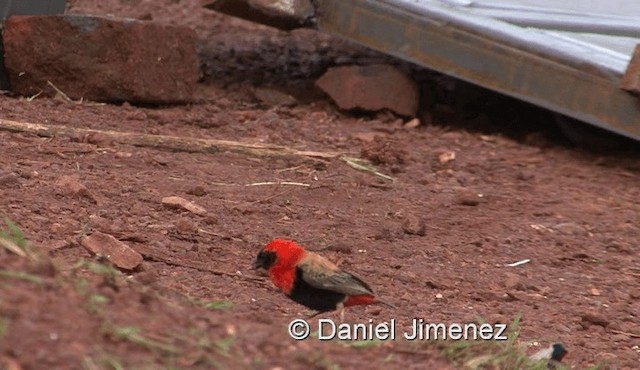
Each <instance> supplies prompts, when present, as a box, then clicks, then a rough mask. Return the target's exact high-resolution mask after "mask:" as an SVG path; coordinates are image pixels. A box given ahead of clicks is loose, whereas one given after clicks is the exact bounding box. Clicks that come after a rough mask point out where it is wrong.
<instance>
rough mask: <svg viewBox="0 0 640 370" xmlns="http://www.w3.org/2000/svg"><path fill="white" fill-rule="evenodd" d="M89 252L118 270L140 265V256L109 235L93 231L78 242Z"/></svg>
mask: <svg viewBox="0 0 640 370" xmlns="http://www.w3.org/2000/svg"><path fill="white" fill-rule="evenodd" d="M80 244H82V246H83V247H85V248H87V249H88V250H89V251H90V252H92V253H95V254H96V255H98V256H102V257H105V258H106V259H107V260H109V262H111V263H113V264H114V265H116V266H117V267H118V268H121V269H125V270H133V269H134V268H136V267H138V266H139V265H140V264H141V263H142V255H141V254H140V253H138V252H136V251H135V250H133V249H131V247H129V246H128V245H126V244H125V243H123V242H121V241H119V240H118V239H116V238H114V237H113V236H111V235H109V234H103V233H101V232H99V231H95V232H94V233H93V234H91V235H89V236H87V237H84V238H82V239H81V240H80Z"/></svg>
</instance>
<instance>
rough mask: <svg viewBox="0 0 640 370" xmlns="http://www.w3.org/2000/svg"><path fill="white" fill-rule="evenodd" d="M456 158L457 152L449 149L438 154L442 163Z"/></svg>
mask: <svg viewBox="0 0 640 370" xmlns="http://www.w3.org/2000/svg"><path fill="white" fill-rule="evenodd" d="M454 159H456V152H454V151H451V150H447V151H444V152H442V153H440V154H438V162H440V164H447V163H449V162H451V161H453V160H454Z"/></svg>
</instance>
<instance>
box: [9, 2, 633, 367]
mask: <svg viewBox="0 0 640 370" xmlns="http://www.w3.org/2000/svg"><path fill="white" fill-rule="evenodd" d="M197 3H198V2H184V1H170V0H163V1H154V2H151V1H124V0H121V1H117V0H110V1H89V0H76V1H70V6H69V11H70V12H74V13H94V14H96V13H97V14H113V15H116V16H133V17H139V18H145V19H149V18H153V19H154V20H158V21H162V22H172V23H176V24H185V25H188V26H192V27H194V28H195V29H196V30H197V32H198V34H199V36H200V38H201V39H202V43H201V45H200V53H201V56H202V58H203V61H202V62H203V66H204V69H203V70H204V71H205V78H204V81H203V82H202V84H201V86H200V89H201V91H200V92H199V94H200V95H199V103H198V104H194V105H190V106H175V107H135V106H131V105H129V104H124V105H122V106H115V105H98V104H93V103H87V102H84V103H75V102H67V101H64V100H60V99H50V98H37V99H34V100H32V101H29V100H28V99H25V98H22V97H11V96H2V97H0V112H1V113H0V117H1V118H3V119H9V120H14V121H21V122H32V123H47V124H57V125H66V126H69V127H79V128H80V127H87V128H93V129H109V130H119V131H135V132H143V133H149V134H167V135H177V136H184V137H204V138H213V139H225V140H237V141H242V142H247V143H269V144H277V145H284V146H288V147H292V148H297V149H305V150H314V151H322V152H330V151H341V152H349V153H354V154H353V155H354V156H358V155H360V154H361V155H363V156H365V157H368V158H369V159H371V160H372V161H374V162H376V163H377V166H378V169H379V170H380V171H381V172H382V173H385V174H389V175H391V176H393V178H394V181H388V180H385V179H382V178H379V177H376V176H375V175H372V174H371V173H368V172H360V171H357V170H355V169H353V168H351V167H350V166H348V165H347V164H346V163H345V162H343V161H341V160H338V159H333V160H318V159H311V158H303V157H289V158H278V157H256V156H247V155H241V154H231V153H215V154H211V153H185V152H172V151H167V150H160V149H154V148H148V147H133V146H127V145H119V144H114V143H113V142H111V141H110V140H106V139H104V138H100V137H89V138H87V137H74V138H64V137H59V138H53V139H49V138H40V137H36V136H34V135H30V134H23V133H12V132H7V131H0V143H1V145H0V165H1V166H0V184H1V187H0V189H1V196H0V214H2V215H4V216H6V217H7V218H9V219H11V220H13V221H14V222H16V223H17V224H18V225H20V227H21V228H22V230H23V231H24V233H25V235H26V237H27V238H28V239H29V240H30V242H31V244H32V245H33V246H34V248H36V249H38V250H41V251H45V252H44V253H47V254H49V255H50V256H51V259H52V263H53V265H51V263H49V262H46V261H47V260H46V259H44V260H43V261H44V262H39V263H35V264H34V263H29V262H27V261H26V260H25V259H23V258H20V257H17V256H15V255H13V254H10V253H9V252H6V251H4V250H0V261H1V262H0V265H1V266H2V271H4V272H5V273H4V275H2V276H0V363H1V364H3V366H4V367H3V368H7V369H76V368H78V369H80V368H84V369H117V368H119V367H118V366H122V367H123V368H127V369H133V368H136V369H142V368H203V369H205V368H215V367H219V368H231V369H235V368H258V369H262V368H276V367H280V368H301V369H302V368H318V369H331V368H338V367H339V368H342V369H352V368H359V367H361V366H362V363H363V361H365V360H364V358H365V357H366V358H367V359H366V362H367V363H370V364H372V365H370V366H372V367H374V368H401V367H404V368H431V369H436V368H437V369H446V368H454V367H455V366H456V365H451V364H450V363H449V361H448V360H446V359H444V358H443V357H440V356H439V355H438V354H437V353H436V352H435V350H433V347H425V349H424V350H420V351H405V350H400V349H402V348H405V347H406V346H403V344H402V343H386V344H382V345H376V346H365V348H354V346H353V345H349V344H348V343H336V342H320V341H318V340H316V339H308V340H305V341H300V342H296V341H294V340H292V339H290V338H289V337H288V335H287V333H286V328H287V324H288V323H289V322H290V321H291V320H292V319H294V318H299V317H304V315H307V314H308V312H307V311H306V310H304V308H303V307H301V306H299V305H297V304H295V303H293V302H291V301H289V300H288V299H287V298H286V297H284V296H283V295H282V294H280V293H279V292H277V291H276V290H275V288H273V287H272V285H271V284H270V283H269V282H268V281H267V280H266V278H265V277H264V276H263V275H259V274H256V273H255V272H254V271H253V270H252V269H251V264H252V262H253V259H254V258H255V255H256V253H257V250H258V248H260V247H261V246H262V245H264V244H265V243H266V242H268V241H269V240H270V239H272V238H274V237H286V238H292V239H295V240H297V241H299V242H300V243H302V244H304V245H306V246H307V247H309V248H311V249H317V250H321V249H322V250H323V251H322V252H321V253H322V254H323V255H325V256H326V257H328V258H330V259H332V260H334V261H340V262H341V266H342V267H343V268H345V269H347V270H349V271H351V272H354V273H356V274H357V275H359V276H361V277H362V278H363V279H365V280H366V281H368V282H369V283H370V284H371V285H372V286H373V288H374V289H375V290H376V292H378V294H379V295H381V296H382V297H384V298H385V299H387V300H390V301H392V302H394V303H395V304H396V305H397V306H398V308H397V309H389V308H384V307H367V308H362V307H356V308H352V309H351V310H349V311H348V312H347V315H346V319H347V321H348V322H355V323H359V322H364V323H366V322H367V320H368V319H369V318H373V319H374V321H375V322H383V321H386V320H389V319H392V318H395V319H397V321H398V322H399V323H400V324H399V325H400V326H406V325H408V322H409V321H410V320H411V319H412V318H424V319H425V320H426V321H429V322H445V323H454V322H461V323H464V322H476V321H477V320H478V319H482V320H486V321H487V322H490V323H511V322H512V320H513V319H514V318H515V317H516V316H517V314H518V312H521V313H522V321H521V323H520V336H519V339H518V341H519V342H520V343H522V344H523V345H524V344H526V343H531V342H534V341H535V342H539V343H540V345H541V346H542V345H547V344H549V343H550V342H554V341H561V342H563V343H565V344H566V346H567V348H568V349H569V355H568V356H567V357H566V358H565V362H566V363H567V364H568V365H569V366H571V367H572V368H585V367H587V366H590V365H594V364H598V363H600V362H602V361H605V362H606V363H608V364H609V366H610V368H618V369H633V368H637V367H638V363H639V359H640V347H639V346H640V338H639V335H640V288H639V287H638V285H637V284H638V283H639V280H640V258H639V257H638V244H637V243H638V240H640V222H639V221H640V217H639V214H640V213H639V212H640V201H639V200H638V199H640V190H639V189H640V188H639V187H638V182H639V181H640V155H639V154H638V152H637V151H625V152H616V153H614V152H597V153H596V152H590V151H586V150H581V149H576V148H574V147H572V146H570V145H568V144H567V143H565V142H564V141H562V140H559V139H556V137H557V132H555V131H553V130H551V129H548V127H550V126H551V124H550V118H549V117H550V116H549V115H548V114H547V113H545V112H542V111H538V110H536V109H534V108H531V107H528V106H525V105H523V104H520V103H517V102H514V101H512V100H509V99H506V98H499V97H494V96H493V94H490V93H487V92H483V91H480V92H478V91H477V89H462V90H459V91H462V92H460V93H459V94H458V96H457V98H456V99H453V100H455V101H456V103H453V102H452V101H453V100H452V98H451V97H450V95H451V94H455V91H456V90H455V89H451V88H449V87H448V86H450V85H455V82H452V81H450V80H448V79H446V78H442V77H439V76H433V75H432V74H431V73H428V72H419V71H418V72H416V76H422V77H420V78H424V79H425V81H427V80H429V81H431V83H432V85H431V86H433V94H432V95H433V99H432V101H433V102H435V103H434V104H432V110H431V113H430V115H431V116H432V119H433V121H434V122H436V123H437V124H429V125H423V126H420V127H418V128H415V129H405V128H402V126H401V124H399V123H398V122H397V120H396V119H395V118H394V117H392V116H391V115H389V114H386V113H382V114H377V115H368V116H362V115H353V114H347V113H341V112H338V111H337V110H336V109H335V108H334V106H333V105H332V104H331V103H330V102H329V100H328V99H327V98H325V97H323V96H322V95H321V94H319V93H318V92H317V91H316V90H314V89H313V88H312V84H311V83H310V82H309V78H313V77H317V75H318V74H319V73H321V72H322V70H324V69H326V67H327V66H329V65H335V64H348V63H368V62H370V61H381V60H382V61H383V60H386V58H385V57H383V56H380V55H377V54H375V53H372V52H369V51H366V50H363V49H362V48H359V47H355V46H351V45H348V44H347V43H344V42H342V41H339V40H334V39H331V38H329V37H327V36H324V35H317V34H315V33H314V32H312V31H295V32H293V33H292V34H288V33H281V32H277V31H274V30H270V29H267V28H264V27H260V26H253V25H250V24H247V23H244V22H242V21H239V20H235V19H229V18H226V17H223V16H221V15H218V14H215V13H213V12H210V11H208V10H204V9H201V8H200V7H199V4H197ZM259 86H276V87H278V88H281V89H284V90H286V91H290V92H294V93H295V94H296V96H298V97H299V99H298V102H297V103H295V104H294V105H293V106H288V107H284V106H274V105H269V104H268V103H264V102H262V101H260V100H259V99H258V98H256V94H255V88H256V87H259ZM479 93H481V94H486V96H488V97H493V98H491V99H489V98H487V99H485V98H484V97H482V98H478V94H479ZM459 95H464V96H462V97H461V96H459ZM480 100H482V101H483V102H486V103H484V104H480V103H477V101H480ZM459 102H461V103H459ZM469 102H471V103H473V102H476V104H475V105H474V104H469ZM522 116H526V119H523V118H519V120H518V117H522ZM465 127H473V129H465ZM500 132H503V133H504V134H501V133H500ZM374 136H375V138H374ZM451 153H454V154H455V158H454V159H452V160H450V161H446V158H447V157H449V158H450V154H451ZM65 175H69V176H77V180H78V182H80V183H81V184H83V185H84V186H86V188H87V191H86V192H83V193H80V194H71V193H69V192H68V191H67V190H68V189H66V188H65V187H64V186H63V185H60V183H59V182H57V180H59V179H60V177H61V176H65ZM285 181H287V182H293V183H299V184H306V185H308V186H300V185H285V184H283V183H282V182H285ZM265 182H271V183H275V184H271V185H268V184H267V185H264V184H263V185H260V184H259V183H265ZM167 196H180V197H183V198H186V199H189V200H191V201H193V202H194V203H196V204H198V205H199V206H201V207H204V208H205V209H206V210H207V214H206V215H195V214H193V213H190V212H187V211H179V210H176V209H171V208H167V207H164V206H163V205H162V204H161V199H162V198H163V197H167ZM91 229H94V230H99V231H102V232H105V233H108V234H111V235H113V236H115V237H117V238H118V239H120V240H121V241H124V242H125V243H127V244H128V245H129V246H131V247H132V248H133V249H135V250H136V251H138V252H140V253H141V254H142V255H143V256H144V259H145V261H144V263H143V265H142V267H141V268H140V269H139V270H136V271H133V272H130V273H127V274H117V273H115V272H114V271H111V270H107V271H104V268H102V269H101V266H104V265H101V264H93V262H91V261H94V260H95V258H94V257H92V256H91V255H90V254H89V253H88V252H87V251H86V250H85V249H84V248H83V247H82V246H80V245H79V244H78V242H77V239H76V238H77V237H78V236H79V235H83V234H84V233H86V232H89V231H90V230H91ZM523 259H530V260H531V261H530V262H529V263H526V264H524V265H520V266H517V267H508V266H506V264H510V263H513V262H517V261H520V260H523ZM83 261H84V262H83ZM7 271H9V272H15V271H24V272H28V273H29V275H26V276H18V277H16V276H8V275H7V273H6V272H7ZM202 302H218V303H219V304H220V305H221V306H223V307H217V306H215V307H213V308H211V307H210V308H209V309H207V308H206V307H203V304H202ZM226 306H228V307H226ZM328 317H331V318H336V316H335V315H329V316H328ZM531 351H534V349H530V350H529V352H531ZM0 367H2V366H0Z"/></svg>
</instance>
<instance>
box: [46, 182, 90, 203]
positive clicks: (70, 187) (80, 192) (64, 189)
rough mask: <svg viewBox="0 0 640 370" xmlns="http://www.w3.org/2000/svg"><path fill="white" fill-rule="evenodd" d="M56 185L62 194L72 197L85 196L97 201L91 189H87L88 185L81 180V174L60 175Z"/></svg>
mask: <svg viewBox="0 0 640 370" xmlns="http://www.w3.org/2000/svg"><path fill="white" fill-rule="evenodd" d="M55 186H56V188H57V190H58V192H59V193H60V194H62V195H66V196H71V197H83V198H87V199H89V200H90V201H92V202H94V203H96V199H95V198H94V197H93V195H92V194H91V193H90V192H89V189H87V187H86V186H84V184H82V183H81V182H80V176H78V175H63V176H60V177H58V179H57V180H56V182H55Z"/></svg>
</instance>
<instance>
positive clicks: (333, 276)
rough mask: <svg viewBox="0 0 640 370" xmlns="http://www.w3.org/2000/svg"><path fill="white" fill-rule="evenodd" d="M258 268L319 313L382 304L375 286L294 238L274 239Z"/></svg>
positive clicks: (261, 256) (295, 297) (259, 257)
mask: <svg viewBox="0 0 640 370" xmlns="http://www.w3.org/2000/svg"><path fill="white" fill-rule="evenodd" d="M253 267H254V268H256V269H257V268H264V269H266V270H267V271H268V272H269V277H270V278H271V281H272V282H273V284H275V286H276V287H278V288H279V289H280V290H281V291H283V292H284V293H285V294H286V295H287V296H288V297H289V298H291V299H292V300H294V301H296V302H298V303H300V304H301V305H303V306H306V307H308V308H310V309H312V310H315V311H318V314H319V313H323V312H327V311H334V310H340V313H341V316H342V314H343V313H344V311H343V309H344V307H349V306H357V305H370V304H376V303H381V304H384V305H387V306H389V307H395V306H393V305H392V304H389V303H387V302H383V301H381V300H379V299H377V298H376V297H375V295H374V293H373V290H371V287H369V285H368V284H367V283H365V282H364V281H362V280H361V279H359V278H357V277H356V276H353V275H352V274H350V273H348V272H344V271H342V270H340V268H338V266H336V265H335V264H333V263H332V262H331V261H329V260H327V259H326V258H324V257H322V256H320V255H318V254H316V253H313V252H308V251H306V250H305V249H304V248H303V247H301V246H300V245H298V244H297V243H296V242H294V241H291V240H283V239H274V240H272V241H271V242H269V244H267V245H266V246H265V247H264V248H262V250H261V251H260V253H258V257H257V258H256V261H255V263H254V264H253Z"/></svg>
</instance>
